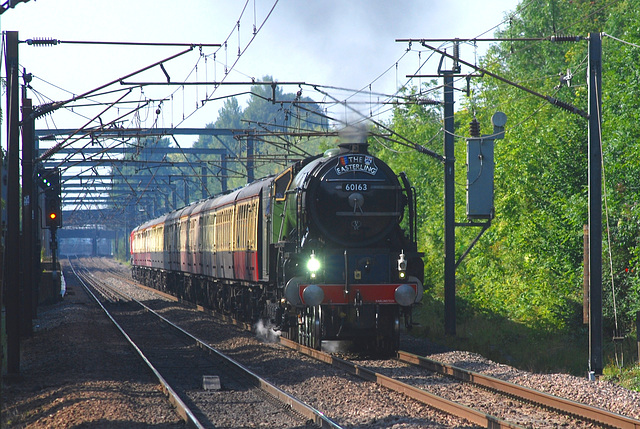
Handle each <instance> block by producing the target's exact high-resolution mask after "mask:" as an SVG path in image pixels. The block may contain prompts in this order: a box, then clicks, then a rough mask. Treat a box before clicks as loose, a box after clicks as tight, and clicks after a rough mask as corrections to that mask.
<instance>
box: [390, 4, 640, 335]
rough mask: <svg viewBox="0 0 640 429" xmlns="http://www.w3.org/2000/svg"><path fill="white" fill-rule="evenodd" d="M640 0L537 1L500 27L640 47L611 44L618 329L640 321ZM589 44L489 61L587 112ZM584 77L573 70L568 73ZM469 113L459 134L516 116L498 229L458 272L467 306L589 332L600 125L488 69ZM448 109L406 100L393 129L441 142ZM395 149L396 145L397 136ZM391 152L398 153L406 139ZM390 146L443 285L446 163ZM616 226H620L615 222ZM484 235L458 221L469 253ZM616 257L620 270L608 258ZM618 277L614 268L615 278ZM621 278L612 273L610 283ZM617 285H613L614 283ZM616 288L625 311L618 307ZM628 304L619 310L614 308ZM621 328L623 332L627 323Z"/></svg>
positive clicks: (502, 48) (607, 291)
mask: <svg viewBox="0 0 640 429" xmlns="http://www.w3.org/2000/svg"><path fill="white" fill-rule="evenodd" d="M638 10H640V0H626V1H620V2H607V1H603V2H600V1H599V2H592V1H586V0H575V1H572V2H564V1H559V0H555V1H554V0H552V1H547V0H544V1H543V0H527V1H523V2H522V3H521V4H520V5H519V6H518V8H517V12H518V13H517V14H515V15H514V16H513V18H512V19H511V21H510V24H509V26H508V28H506V29H505V30H504V31H502V32H500V33H498V34H497V36H501V37H505V38H506V37H511V38H514V37H521V38H533V37H548V36H551V35H564V34H576V35H580V36H588V35H589V34H590V33H592V32H601V31H605V32H606V33H607V34H611V35H612V36H614V37H617V38H620V39H623V40H625V41H627V42H629V43H631V44H632V45H630V44H626V43H621V42H619V41H617V40H615V39H612V38H607V37H605V38H604V40H603V79H602V86H603V87H602V94H603V97H602V101H603V104H602V118H603V120H602V136H603V163H604V170H605V175H604V177H605V180H606V182H605V187H604V194H605V195H606V205H603V206H605V209H606V211H605V212H604V213H605V215H606V218H605V219H608V223H607V222H606V221H605V228H604V231H603V236H604V237H605V239H606V238H607V237H608V236H609V235H610V237H611V240H610V243H611V244H610V245H609V244H608V242H605V243H604V250H605V254H604V258H603V265H604V267H603V271H604V279H603V287H604V291H603V297H604V301H605V302H604V307H605V308H604V316H605V338H610V337H611V335H612V334H613V333H614V331H615V330H616V329H617V334H618V335H626V334H628V333H629V332H631V331H633V329H634V327H633V321H634V320H635V312H636V311H638V310H640V275H639V274H640V273H639V272H638V269H637V267H638V264H639V263H640V205H638V201H640V150H638V149H639V148H638V144H639V141H640V131H639V128H638V126H637V124H638V119H639V116H640V105H638V102H637V100H639V99H640V89H638V88H639V86H638V79H639V77H640V74H639V73H638V71H637V70H636V68H637V67H636V66H635V65H636V64H637V63H638V60H639V59H640V58H639V57H640V48H638V46H637V45H639V44H640V24H638V22H640V21H639V20H638V12H637V11H638ZM587 47H588V45H587V42H586V41H581V42H578V43H553V42H550V41H549V40H542V41H508V42H502V43H500V44H497V45H495V46H493V47H492V48H491V49H490V50H489V53H488V54H487V56H486V57H485V58H484V59H483V60H482V66H483V67H485V68H486V69H488V70H490V71H492V72H494V73H496V74H498V75H500V76H502V77H504V78H506V79H508V80H509V81H512V82H516V83H517V84H519V85H522V86H524V87H527V88H530V89H532V90H534V91H536V92H537V93H540V94H543V95H545V96H550V97H555V98H557V99H559V100H562V101H563V102H565V103H569V104H571V105H574V106H576V107H577V108H579V109H582V110H583V111H586V110H587V107H588V106H587V102H588V87H587V66H588V61H587V59H588V58H587V54H588V49H587ZM569 75H570V76H571V79H570V80H567V79H564V80H561V79H560V77H561V76H564V77H566V76H569ZM474 84H475V85H476V86H475V88H473V89H474V90H473V92H472V95H471V97H470V98H468V99H466V100H464V102H463V107H464V109H462V110H460V111H458V112H457V113H456V130H455V134H456V135H466V134H467V133H468V131H466V130H465V129H464V128H466V124H468V123H469V121H470V120H471V119H472V118H473V117H474V116H475V117H477V119H478V120H479V121H480V123H481V124H482V125H483V130H482V133H483V134H490V133H491V131H490V126H489V124H490V117H491V115H492V114H493V113H494V112H496V111H498V110H499V111H503V112H505V113H506V114H507V117H508V123H507V131H506V135H505V138H504V140H498V141H496V144H495V161H496V164H495V209H496V218H495V219H494V220H493V221H492V226H491V227H490V228H489V230H488V231H487V232H486V233H485V235H484V236H483V237H482V238H481V239H480V241H479V242H478V244H477V245H476V247H475V248H474V249H473V251H472V252H471V254H470V255H469V256H468V257H467V258H466V259H465V260H464V261H463V262H462V263H461V264H460V266H459V267H458V270H457V294H458V297H459V299H460V300H461V301H462V302H465V308H466V309H468V311H470V312H471V309H474V310H473V312H472V313H474V314H484V315H485V316H486V317H489V318H495V317H500V318H506V319H508V320H512V321H514V322H517V323H520V324H523V325H524V326H527V327H530V328H532V329H535V330H538V331H540V332H543V331H547V332H560V331H563V330H564V331H565V332H571V331H574V332H577V331H580V330H581V329H582V308H581V307H582V290H583V285H582V281H583V226H584V225H585V224H587V222H588V216H587V203H588V195H587V193H588V192H587V191H588V178H587V171H588V170H587V165H588V159H587V152H588V141H587V121H586V120H585V119H584V118H582V117H580V116H578V115H576V114H573V113H570V112H567V111H565V110H561V109H559V108H557V107H555V106H553V105H551V104H550V103H549V102H548V101H547V100H545V99H542V98H539V97H536V96H534V95H531V94H529V93H527V92H525V91H523V90H522V89H520V88H517V87H515V86H513V85H508V84H506V83H504V82H501V81H498V80H496V79H493V78H491V77H489V76H486V75H485V76H484V77H483V78H481V79H474ZM441 121H442V120H441V114H440V112H439V111H438V110H437V109H431V110H430V109H427V108H425V107H424V106H409V107H407V106H401V107H397V108H396V111H395V114H394V117H393V120H392V122H391V124H390V126H391V127H392V128H393V129H394V131H396V132H397V133H398V134H400V135H402V136H406V137H407V138H408V139H410V140H411V141H413V142H415V143H417V144H422V145H427V143H428V142H429V143H428V144H429V145H430V148H431V149H433V150H436V151H437V152H440V153H441V152H442V150H438V149H436V148H435V147H432V146H433V144H434V142H437V144H441V142H442V136H439V137H438V138H436V139H435V140H432V138H433V137H434V136H436V135H437V132H438V130H439V129H440V127H441ZM391 146H392V145H391ZM464 146H465V145H464V139H461V138H458V139H457V140H456V160H457V162H456V182H457V191H456V201H457V207H456V221H457V222H463V221H464V220H465V219H464V218H465V214H464V201H465V195H464V186H463V185H462V184H463V183H465V181H466V178H465V168H464V163H463V162H461V160H464V159H465V157H466V156H465V153H464ZM390 149H397V148H394V147H393V146H392V147H391V148H390ZM390 149H387V148H385V149H381V150H379V154H380V156H382V157H383V158H384V157H386V158H388V159H389V162H390V163H391V164H392V165H393V166H394V168H396V169H397V167H398V166H401V167H403V169H405V170H407V173H408V176H409V178H410V179H411V180H412V181H413V183H414V185H415V186H416V188H417V194H418V196H419V198H420V199H419V212H420V225H419V233H420V250H421V251H423V252H425V265H426V273H425V275H426V279H425V283H427V285H430V286H433V287H434V289H433V291H434V292H435V296H441V295H442V265H443V260H442V249H443V243H442V229H443V220H442V217H443V216H442V187H443V184H442V183H443V174H442V166H441V165H440V164H439V163H437V162H434V161H433V160H431V159H427V158H426V157H425V156H424V155H419V154H417V153H416V152H410V153H406V154H405V153H403V154H397V153H393V152H391V150H390ZM607 225H608V231H607ZM476 232H477V231H474V230H473V229H472V228H457V229H456V241H457V243H456V245H457V249H456V252H457V254H458V255H460V254H462V252H463V251H464V250H465V249H466V247H467V245H468V244H469V242H470V241H471V240H472V239H473V237H474V236H475V234H476ZM609 254H610V255H611V264H610V266H611V267H612V270H611V271H610V270H609V269H608V268H609V256H608V255H609ZM611 273H612V274H611ZM611 277H613V282H612V281H611ZM612 283H613V287H612ZM614 297H615V307H614V302H613V301H614ZM614 309H615V311H614ZM616 326H617V328H616Z"/></svg>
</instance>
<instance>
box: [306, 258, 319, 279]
mask: <svg viewBox="0 0 640 429" xmlns="http://www.w3.org/2000/svg"><path fill="white" fill-rule="evenodd" d="M307 269H308V270H309V272H310V273H311V278H315V277H316V272H317V271H318V270H319V269H320V261H319V260H318V258H316V253H315V251H312V252H311V256H310V257H309V261H308V262H307Z"/></svg>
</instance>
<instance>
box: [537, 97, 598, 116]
mask: <svg viewBox="0 0 640 429" xmlns="http://www.w3.org/2000/svg"><path fill="white" fill-rule="evenodd" d="M547 101H548V102H549V103H551V104H553V105H554V106H557V107H559V108H561V109H564V110H566V111H568V112H571V113H575V114H577V115H580V116H582V117H583V118H588V117H589V114H588V113H587V112H585V111H583V110H582V109H578V108H577V107H576V106H573V105H571V104H569V103H567V102H565V101H561V100H558V99H557V98H554V97H547Z"/></svg>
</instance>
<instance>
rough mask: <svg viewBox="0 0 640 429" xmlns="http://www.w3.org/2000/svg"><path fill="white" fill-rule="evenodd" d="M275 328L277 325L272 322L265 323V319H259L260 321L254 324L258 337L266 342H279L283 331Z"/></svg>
mask: <svg viewBox="0 0 640 429" xmlns="http://www.w3.org/2000/svg"><path fill="white" fill-rule="evenodd" d="M273 328H275V325H273V324H271V323H266V324H265V322H264V320H258V323H256V324H255V325H254V326H253V330H254V331H255V333H256V338H257V339H259V340H260V341H262V342H265V343H276V342H278V339H279V338H280V334H281V332H280V331H277V330H275V329H273Z"/></svg>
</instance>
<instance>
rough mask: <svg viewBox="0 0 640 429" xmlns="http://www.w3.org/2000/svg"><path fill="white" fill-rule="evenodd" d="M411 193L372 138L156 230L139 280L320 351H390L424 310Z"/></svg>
mask: <svg viewBox="0 0 640 429" xmlns="http://www.w3.org/2000/svg"><path fill="white" fill-rule="evenodd" d="M416 207H417V206H416V198H415V189H414V188H413V187H412V186H411V184H410V182H409V179H408V178H407V175H406V174H405V173H404V172H402V173H400V174H396V173H394V172H393V171H392V169H391V168H390V167H389V165H388V164H386V163H385V162H383V161H382V160H381V159H379V158H377V157H375V156H373V155H371V154H370V153H369V150H368V143H367V142H366V139H355V141H352V142H348V141H347V142H342V143H339V144H338V147H336V148H333V149H329V150H327V151H326V152H324V153H322V154H319V155H315V156H311V157H308V158H305V159H302V160H300V161H297V162H295V163H293V164H292V165H289V166H288V167H287V168H285V169H284V170H283V171H281V172H280V173H279V174H275V175H272V176H269V177H265V178H262V179H260V180H257V181H254V182H252V183H249V184H247V185H245V186H244V187H242V188H239V189H236V190H234V191H232V192H229V193H225V194H221V195H217V196H214V197H211V198H208V199H204V200H201V201H198V202H196V203H193V204H190V205H188V206H186V207H183V208H181V209H178V210H175V211H172V212H170V213H167V214H165V215H163V216H160V217H158V218H156V219H152V220H149V221H147V222H145V223H143V224H141V225H140V226H138V227H136V228H134V229H133V230H132V232H131V235H130V252H131V267H132V276H133V278H134V279H135V280H137V281H138V282H140V283H142V284H144V285H147V286H150V287H153V288H156V289H158V290H161V291H165V292H168V293H171V294H173V295H175V296H177V297H178V298H180V299H183V300H185V301H189V302H192V303H194V304H197V305H201V306H203V307H206V308H210V309H212V310H214V311H219V312H223V313H225V314H229V315H232V316H233V317H235V318H237V319H239V320H242V321H246V322H249V323H257V322H259V321H262V322H263V323H266V324H267V325H268V326H270V327H271V329H272V330H274V331H276V332H278V333H279V335H282V336H284V337H286V338H289V339H291V340H293V341H296V342H298V343H300V344H303V345H305V346H308V347H312V348H315V349H318V350H359V351H368V352H382V353H385V352H393V351H395V350H397V349H398V347H399V341H400V330H401V328H402V325H404V327H405V328H407V329H410V328H411V326H412V325H413V320H412V310H413V308H414V307H415V306H416V305H419V303H420V301H421V300H422V297H423V293H424V288H423V281H424V264H423V260H422V256H423V254H422V253H420V252H419V251H418V247H417V228H416V226H417V225H416V224H417V222H416Z"/></svg>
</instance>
